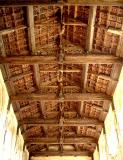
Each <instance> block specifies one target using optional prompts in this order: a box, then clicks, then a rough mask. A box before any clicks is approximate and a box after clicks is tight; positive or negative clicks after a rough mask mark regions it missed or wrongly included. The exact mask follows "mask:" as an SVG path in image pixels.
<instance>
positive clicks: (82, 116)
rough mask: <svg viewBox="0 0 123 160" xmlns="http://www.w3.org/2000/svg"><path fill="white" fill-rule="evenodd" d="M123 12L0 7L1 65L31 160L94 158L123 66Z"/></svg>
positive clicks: (116, 9)
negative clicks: (37, 159)
mask: <svg viewBox="0 0 123 160" xmlns="http://www.w3.org/2000/svg"><path fill="white" fill-rule="evenodd" d="M122 29H123V7H120V6H119V7H118V6H115V7H113V6H97V7H96V6H83V5H70V4H69V5H60V6H59V5H52V4H50V5H43V6H40V5H34V6H33V5H29V6H28V5H27V6H15V7H12V6H9V7H0V54H1V56H0V63H1V64H2V65H1V69H2V71H3V74H4V79H5V83H6V86H7V88H8V92H9V95H10V99H11V102H12V104H13V108H14V111H15V114H16V116H17V119H18V122H19V128H20V129H21V132H22V135H23V137H24V141H25V145H26V146H27V148H28V150H29V153H30V156H34V157H35V156H58V155H62V156H63V155H67V156H69V155H73V156H91V155H92V154H93V152H94V150H95V147H96V144H97V142H98V139H99V136H100V133H101V129H102V127H103V123H104V120H105V117H106V115H107V113H108V109H109V104H110V103H111V101H112V95H113V93H114V90H115V88H116V85H117V82H118V77H119V74H120V70H121V67H122V63H123V61H122V58H121V57H122V52H121V51H122V50H123V48H122V45H121V44H122V41H123V37H122V32H123V31H122Z"/></svg>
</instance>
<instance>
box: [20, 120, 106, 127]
mask: <svg viewBox="0 0 123 160" xmlns="http://www.w3.org/2000/svg"><path fill="white" fill-rule="evenodd" d="M25 124H26V125H32V126H37V125H38V126H49V125H50V126H97V125H103V122H100V121H99V120H96V119H93V118H84V119H69V120H68V119H64V121H63V124H62V125H61V124H60V123H59V120H58V119H53V120H52V119H50V120H47V119H36V118H31V119H29V118H28V119H24V120H21V121H19V125H20V126H21V125H25Z"/></svg>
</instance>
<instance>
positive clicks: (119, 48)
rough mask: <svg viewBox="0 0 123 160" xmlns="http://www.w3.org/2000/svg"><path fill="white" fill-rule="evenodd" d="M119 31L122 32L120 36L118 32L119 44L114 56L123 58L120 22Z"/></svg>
mask: <svg viewBox="0 0 123 160" xmlns="http://www.w3.org/2000/svg"><path fill="white" fill-rule="evenodd" d="M121 31H122V34H121V32H120V37H119V42H118V46H117V51H116V55H117V56H120V57H123V21H122V26H121Z"/></svg>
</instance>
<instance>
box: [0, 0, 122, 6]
mask: <svg viewBox="0 0 123 160" xmlns="http://www.w3.org/2000/svg"><path fill="white" fill-rule="evenodd" d="M27 5H42V6H43V5H44V6H47V5H57V6H61V5H82V6H85V5H86V6H92V5H99V6H100V5H101V6H111V5H112V6H122V5H123V0H116V1H114V0H110V1H105V0H94V1H93V0H88V1H86V0H79V1H76V0H67V1H64V0H63V1H57V2H56V1H55V0H53V1H51V0H47V1H46V0H42V1H39V0H35V1H33V0H28V1H26V0H19V1H18V0H15V1H13V0H5V1H3V0H2V1H0V6H1V7H4V6H27Z"/></svg>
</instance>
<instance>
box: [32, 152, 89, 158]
mask: <svg viewBox="0 0 123 160" xmlns="http://www.w3.org/2000/svg"><path fill="white" fill-rule="evenodd" d="M30 155H31V157H40V156H41V157H42V156H91V155H92V153H91V152H90V151H63V152H62V151H55V152H54V151H44V152H43V151H42V152H31V153H30Z"/></svg>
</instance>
